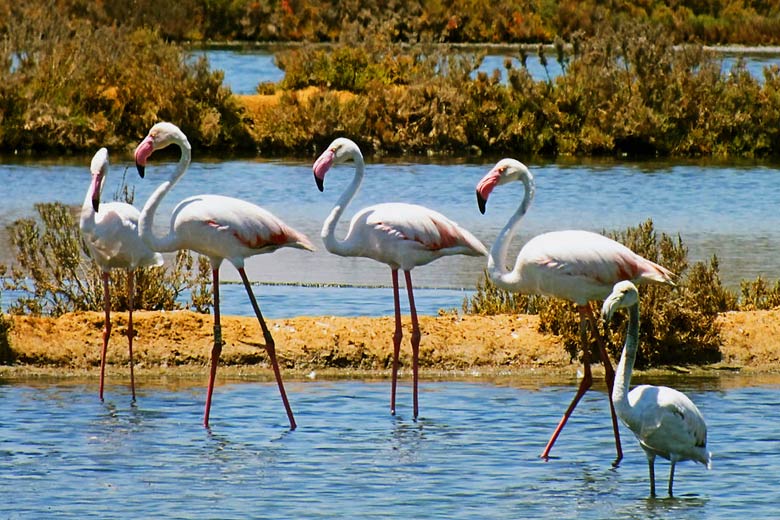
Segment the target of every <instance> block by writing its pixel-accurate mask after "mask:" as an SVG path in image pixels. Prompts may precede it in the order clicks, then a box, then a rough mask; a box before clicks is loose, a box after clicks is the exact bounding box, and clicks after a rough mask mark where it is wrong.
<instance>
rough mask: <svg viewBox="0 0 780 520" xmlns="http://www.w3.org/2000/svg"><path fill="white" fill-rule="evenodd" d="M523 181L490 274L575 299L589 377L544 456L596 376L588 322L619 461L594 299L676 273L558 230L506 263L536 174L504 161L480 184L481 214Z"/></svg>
mask: <svg viewBox="0 0 780 520" xmlns="http://www.w3.org/2000/svg"><path fill="white" fill-rule="evenodd" d="M512 181H521V182H522V183H523V185H524V186H525V196H524V197H523V200H522V202H521V203H520V207H519V208H518V209H517V211H516V212H515V213H514V215H512V217H511V218H510V219H509V222H507V224H506V226H504V228H503V229H502V230H501V232H500V233H499V234H498V237H496V241H495V243H494V244H493V247H492V248H491V250H490V255H489V257H488V265H487V269H488V274H489V276H490V279H491V280H492V281H493V283H495V284H496V285H497V286H498V287H501V288H502V289H506V290H509V291H514V292H520V293H525V294H543V295H546V296H554V297H557V298H563V299H565V300H569V301H572V302H574V303H575V304H576V305H577V308H578V310H579V313H580V335H581V337H582V342H583V355H582V359H583V363H584V365H585V367H584V372H585V374H584V377H583V378H582V381H581V382H580V386H579V389H578V390H577V393H576V394H575V396H574V399H573V400H572V402H571V405H569V408H568V409H567V410H566V413H564V415H563V418H562V419H561V421H560V423H559V424H558V426H557V428H556V429H555V431H554V432H553V434H552V437H550V440H549V442H548V443H547V446H546V447H545V449H544V451H543V452H542V455H541V457H542V458H544V459H547V458H548V457H549V455H550V450H551V449H552V446H553V444H554V443H555V440H556V439H557V438H558V435H560V433H561V430H563V427H564V426H565V425H566V421H567V420H568V419H569V416H570V415H571V414H572V412H573V411H574V408H575V407H576V406H577V403H578V402H579V400H580V398H581V397H582V396H583V395H584V394H585V392H586V391H587V390H588V389H589V388H590V387H591V385H592V383H593V378H592V374H591V370H590V361H589V355H588V348H587V325H588V324H590V327H591V330H592V331H593V334H594V336H595V337H596V339H597V341H598V343H599V355H600V357H601V361H602V363H603V364H604V371H605V378H606V380H607V386H608V387H609V406H610V411H611V413H612V428H613V430H614V432H615V445H616V448H617V459H616V460H615V464H617V463H618V462H619V461H620V459H622V458H623V450H622V448H621V446H620V434H619V432H618V424H617V418H616V416H615V407H614V404H613V402H612V388H613V384H614V379H615V376H614V371H613V369H612V364H611V363H610V361H609V356H608V355H607V351H606V349H605V348H604V344H603V342H602V340H601V338H600V335H599V333H598V328H597V326H596V320H595V317H594V315H593V310H592V309H591V306H590V302H591V301H593V300H603V299H605V298H606V297H607V296H609V294H610V293H611V292H612V288H613V286H614V285H615V283H617V282H619V281H622V280H630V281H632V282H634V283H637V284H642V283H659V284H669V285H674V284H673V282H672V277H673V276H674V275H673V274H672V272H671V271H669V270H668V269H666V268H665V267H662V266H660V265H658V264H656V263H654V262H651V261H650V260H647V259H645V258H642V257H641V256H639V255H637V254H636V253H634V252H633V251H631V250H630V249H629V248H627V247H626V246H624V245H622V244H620V243H618V242H616V241H614V240H612V239H609V238H607V237H605V236H603V235H599V234H597V233H591V232H589V231H580V230H568V231H554V232H551V233H544V234H542V235H538V236H536V237H534V238H532V239H531V240H529V241H528V242H527V243H526V244H525V245H524V246H523V247H522V249H521V250H520V253H519V254H518V255H517V260H516V261H515V267H514V269H512V270H511V271H508V270H507V269H506V267H505V265H506V262H507V254H508V250H509V243H510V241H511V240H512V237H513V236H514V234H515V233H516V232H517V229H518V227H519V225H520V220H521V219H522V218H523V215H525V213H526V211H528V208H529V206H530V205H531V201H532V200H533V197H534V190H535V184H534V178H533V175H531V172H530V171H529V170H528V168H527V167H526V166H525V165H524V164H523V163H521V162H519V161H516V160H514V159H502V160H501V161H499V162H498V163H497V164H496V165H495V166H494V167H493V169H492V170H490V171H489V172H488V173H487V175H485V176H484V177H483V178H482V180H481V181H479V183H478V184H477V203H478V205H479V210H480V212H482V213H484V212H485V204H486V203H487V199H488V197H489V196H490V193H491V192H492V191H493V188H495V187H496V186H498V185H500V184H505V183H507V182H512Z"/></svg>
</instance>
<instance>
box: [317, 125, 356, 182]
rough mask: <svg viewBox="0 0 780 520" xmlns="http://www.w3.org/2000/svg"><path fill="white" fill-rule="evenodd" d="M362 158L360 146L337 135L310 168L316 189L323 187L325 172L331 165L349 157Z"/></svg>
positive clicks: (344, 160)
mask: <svg viewBox="0 0 780 520" xmlns="http://www.w3.org/2000/svg"><path fill="white" fill-rule="evenodd" d="M357 157H360V158H361V159H362V158H363V154H361V153H360V148H358V145H357V144H355V142H354V141H352V140H351V139H347V138H346V137H339V138H338V139H336V140H334V141H333V142H332V143H330V146H328V148H327V149H326V150H325V151H324V152H322V154H321V155H320V156H319V157H318V158H317V160H316V161H314V165H313V166H312V170H313V171H314V182H316V183H317V189H319V190H320V191H323V190H324V189H325V174H326V173H328V170H330V168H331V166H333V165H334V164H339V163H343V162H346V161H348V160H349V159H353V160H354V159H356V158H357Z"/></svg>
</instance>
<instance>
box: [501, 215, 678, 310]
mask: <svg viewBox="0 0 780 520" xmlns="http://www.w3.org/2000/svg"><path fill="white" fill-rule="evenodd" d="M671 276H672V274H671V272H670V271H669V270H668V269H666V268H665V267H662V266H660V265H658V264H656V263H655V262H651V261H650V260H647V259H645V258H643V257H641V256H639V255H638V254H636V253H634V252H633V251H631V249H629V248H627V247H626V246H624V245H623V244H621V243H619V242H617V241H615V240H612V239H610V238H607V237H605V236H604V235H600V234H598V233H593V232H590V231H582V230H565V231H552V232H549V233H544V234H541V235H537V236H535V237H533V238H532V239H531V240H529V241H528V242H527V243H526V244H525V245H524V246H523V247H522V249H521V250H520V252H519V253H518V255H517V260H516V263H515V267H514V269H513V276H512V275H510V276H504V277H502V276H496V277H495V278H494V281H495V283H496V285H498V286H499V287H501V288H503V289H507V290H511V291H515V292H522V293H526V294H542V295H545V296H552V297H555V298H562V299H564V300H569V301H571V302H574V303H576V304H577V305H587V304H588V302H591V301H595V300H599V301H601V300H603V299H604V298H606V297H607V296H608V295H609V293H610V292H611V290H612V286H614V285H615V283H617V282H619V281H621V280H631V281H633V282H635V283H639V284H642V283H669V282H670V281H671Z"/></svg>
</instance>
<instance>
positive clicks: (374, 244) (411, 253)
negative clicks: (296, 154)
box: [313, 137, 487, 419]
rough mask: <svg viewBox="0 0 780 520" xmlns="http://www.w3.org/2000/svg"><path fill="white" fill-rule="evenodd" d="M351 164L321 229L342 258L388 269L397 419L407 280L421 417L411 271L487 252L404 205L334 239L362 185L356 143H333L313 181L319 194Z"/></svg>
mask: <svg viewBox="0 0 780 520" xmlns="http://www.w3.org/2000/svg"><path fill="white" fill-rule="evenodd" d="M349 160H352V161H353V162H354V163H355V175H354V177H353V179H352V182H351V183H350V185H349V186H348V187H347V189H346V190H345V191H344V193H343V194H342V195H341V197H340V198H339V200H338V202H337V203H336V206H334V208H333V210H331V212H330V214H329V215H328V217H327V218H326V219H325V222H324V224H323V226H322V239H323V241H324V243H325V248H326V249H327V250H328V251H330V252H331V253H334V254H337V255H339V256H359V257H365V258H371V259H374V260H376V261H378V262H382V263H384V264H387V265H388V266H390V272H391V275H392V280H393V298H394V302H395V334H394V335H393V376H392V377H393V381H392V388H391V392H390V412H391V413H392V414H395V394H396V385H397V379H398V355H399V351H400V345H401V338H402V335H403V333H402V327H401V307H400V297H399V290H398V270H399V269H400V270H402V271H403V272H404V276H405V277H406V290H407V293H408V296H409V311H410V314H411V319H412V338H411V340H412V378H413V386H412V388H413V413H414V418H415V419H416V418H417V415H418V411H419V407H418V399H417V383H418V358H419V349H420V326H419V324H418V321H417V310H416V308H415V305H414V293H413V287H412V275H411V271H412V269H413V268H415V267H417V266H421V265H425V264H428V263H429V262H432V261H434V260H436V259H437V258H441V257H443V256H447V255H470V256H484V255H486V254H487V249H486V248H485V246H484V245H482V243H481V242H480V241H479V240H477V238H476V237H474V235H472V234H471V233H470V232H468V231H467V230H465V229H464V228H462V227H460V226H458V225H457V224H456V223H455V222H453V221H451V220H450V219H448V218H447V217H445V216H444V215H442V214H441V213H438V212H436V211H433V210H431V209H428V208H426V207H423V206H418V205H416V204H405V203H401V202H396V203H385V204H376V205H373V206H369V207H366V208H363V209H361V210H360V211H358V212H357V213H356V214H355V216H354V217H352V221H351V223H350V225H349V231H348V232H347V236H346V237H345V238H344V239H343V240H339V239H337V238H336V236H335V231H336V225H337V224H338V221H339V218H341V215H342V214H343V213H344V209H345V208H346V207H347V205H348V204H349V202H350V201H351V200H352V199H353V197H354V196H355V194H356V193H357V191H358V188H360V184H361V183H362V181H363V175H364V167H365V164H364V162H363V154H362V153H361V152H360V149H359V148H358V146H357V144H355V143H354V142H353V141H351V140H350V139H346V138H344V137H341V138H338V139H336V140H335V141H333V142H332V143H331V144H330V146H328V148H327V149H326V150H325V151H324V152H323V153H322V155H320V157H319V158H318V159H317V161H316V162H315V163H314V166H313V171H314V180H315V181H316V183H317V188H319V190H320V191H323V189H324V182H325V174H326V173H327V172H328V170H330V168H331V167H332V166H333V165H334V164H338V163H343V162H346V161H349Z"/></svg>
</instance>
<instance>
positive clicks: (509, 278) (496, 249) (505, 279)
mask: <svg viewBox="0 0 780 520" xmlns="http://www.w3.org/2000/svg"><path fill="white" fill-rule="evenodd" d="M521 180H522V181H523V185H524V186H525V194H524V195H523V201H522V202H521V203H520V207H518V208H517V211H515V213H514V215H512V217H511V218H510V219H509V221H508V222H507V223H506V225H505V226H504V228H503V229H502V230H501V232H500V233H499V234H498V236H497V237H496V241H495V242H493V247H491V248H490V255H489V256H488V266H487V269H488V274H489V276H490V278H491V279H492V280H493V282H494V283H495V284H496V285H498V286H499V287H502V286H503V287H507V286H511V287H516V286H517V284H519V283H521V282H522V279H521V274H520V272H519V271H518V270H517V269H513V270H512V271H508V270H507V268H506V260H507V254H508V253H509V244H510V243H511V242H512V237H514V235H515V233H516V232H517V229H518V228H519V227H520V221H521V220H522V219H523V216H524V215H525V213H526V212H527V211H528V208H529V207H530V206H531V202H532V201H533V198H534V192H535V191H536V186H535V184H534V181H533V179H530V178H528V177H522V179H521Z"/></svg>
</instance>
